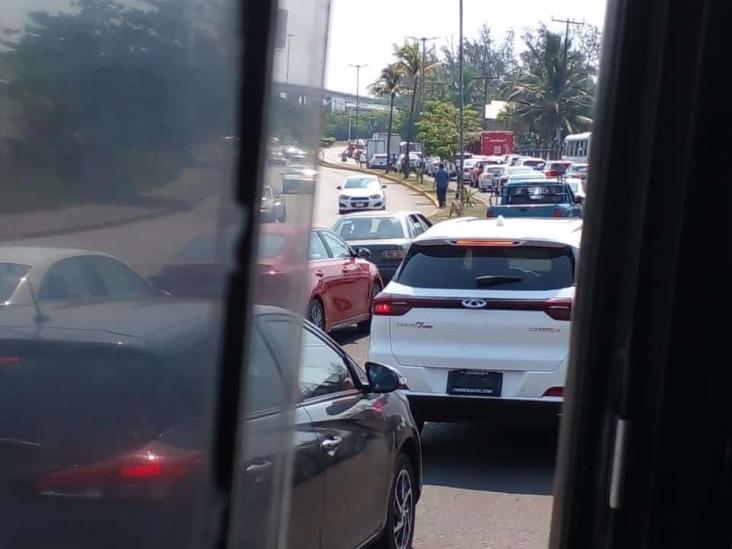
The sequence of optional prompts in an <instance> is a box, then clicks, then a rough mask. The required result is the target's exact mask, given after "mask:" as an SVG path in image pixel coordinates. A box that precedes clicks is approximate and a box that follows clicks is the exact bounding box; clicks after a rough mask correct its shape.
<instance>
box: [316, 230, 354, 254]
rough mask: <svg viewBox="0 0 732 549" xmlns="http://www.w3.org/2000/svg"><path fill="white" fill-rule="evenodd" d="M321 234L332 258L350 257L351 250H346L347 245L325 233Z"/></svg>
mask: <svg viewBox="0 0 732 549" xmlns="http://www.w3.org/2000/svg"><path fill="white" fill-rule="evenodd" d="M321 234H322V235H323V238H324V239H325V242H326V244H328V247H329V248H330V251H331V252H333V257H350V255H351V250H350V249H349V248H348V245H347V244H346V243H345V242H343V241H342V240H341V239H340V238H338V237H337V236H335V235H332V234H330V233H326V232H323V233H321Z"/></svg>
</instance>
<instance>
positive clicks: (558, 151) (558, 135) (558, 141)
mask: <svg viewBox="0 0 732 549" xmlns="http://www.w3.org/2000/svg"><path fill="white" fill-rule="evenodd" d="M552 21H554V22H555V23H564V25H565V27H564V63H562V74H561V77H560V79H559V81H560V82H561V83H562V85H564V82H565V81H566V79H567V64H568V63H569V59H568V58H567V55H568V54H569V26H570V25H577V26H582V25H586V24H587V23H585V22H584V21H575V20H574V19H556V18H555V17H552ZM554 140H555V141H556V155H557V159H559V158H560V157H561V156H562V124H561V122H560V121H559V120H557V127H556V129H555V133H554Z"/></svg>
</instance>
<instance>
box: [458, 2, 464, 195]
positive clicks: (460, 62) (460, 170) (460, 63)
mask: <svg viewBox="0 0 732 549" xmlns="http://www.w3.org/2000/svg"><path fill="white" fill-rule="evenodd" d="M458 78H460V148H459V151H458V152H459V153H460V166H459V167H458V174H457V177H458V185H457V186H458V197H459V198H458V200H459V201H460V205H461V206H462V202H463V167H464V163H465V158H464V152H465V143H464V141H465V136H464V133H463V132H464V127H463V111H464V109H465V96H464V95H463V91H464V90H463V88H464V84H465V83H464V82H463V0H460V47H459V49H458Z"/></svg>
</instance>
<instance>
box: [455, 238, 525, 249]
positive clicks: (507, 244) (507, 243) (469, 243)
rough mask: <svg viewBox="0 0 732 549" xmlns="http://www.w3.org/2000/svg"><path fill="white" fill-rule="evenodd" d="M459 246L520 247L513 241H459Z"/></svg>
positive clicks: (457, 243) (457, 242)
mask: <svg viewBox="0 0 732 549" xmlns="http://www.w3.org/2000/svg"><path fill="white" fill-rule="evenodd" d="M455 244H456V245H457V246H477V247H484V248H511V247H513V246H518V244H519V243H518V242H514V241H513V240H457V241H456V242H455Z"/></svg>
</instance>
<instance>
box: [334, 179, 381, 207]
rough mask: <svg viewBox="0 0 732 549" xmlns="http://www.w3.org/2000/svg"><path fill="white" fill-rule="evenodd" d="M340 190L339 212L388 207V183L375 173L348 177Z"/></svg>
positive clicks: (339, 187) (340, 186)
mask: <svg viewBox="0 0 732 549" xmlns="http://www.w3.org/2000/svg"><path fill="white" fill-rule="evenodd" d="M338 190H339V191H341V194H340V195H339V196H338V213H345V212H351V211H361V210H384V209H386V185H382V184H381V182H380V181H379V178H378V177H376V176H374V175H353V176H350V177H347V178H346V180H345V181H344V182H343V185H339V186H338Z"/></svg>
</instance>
